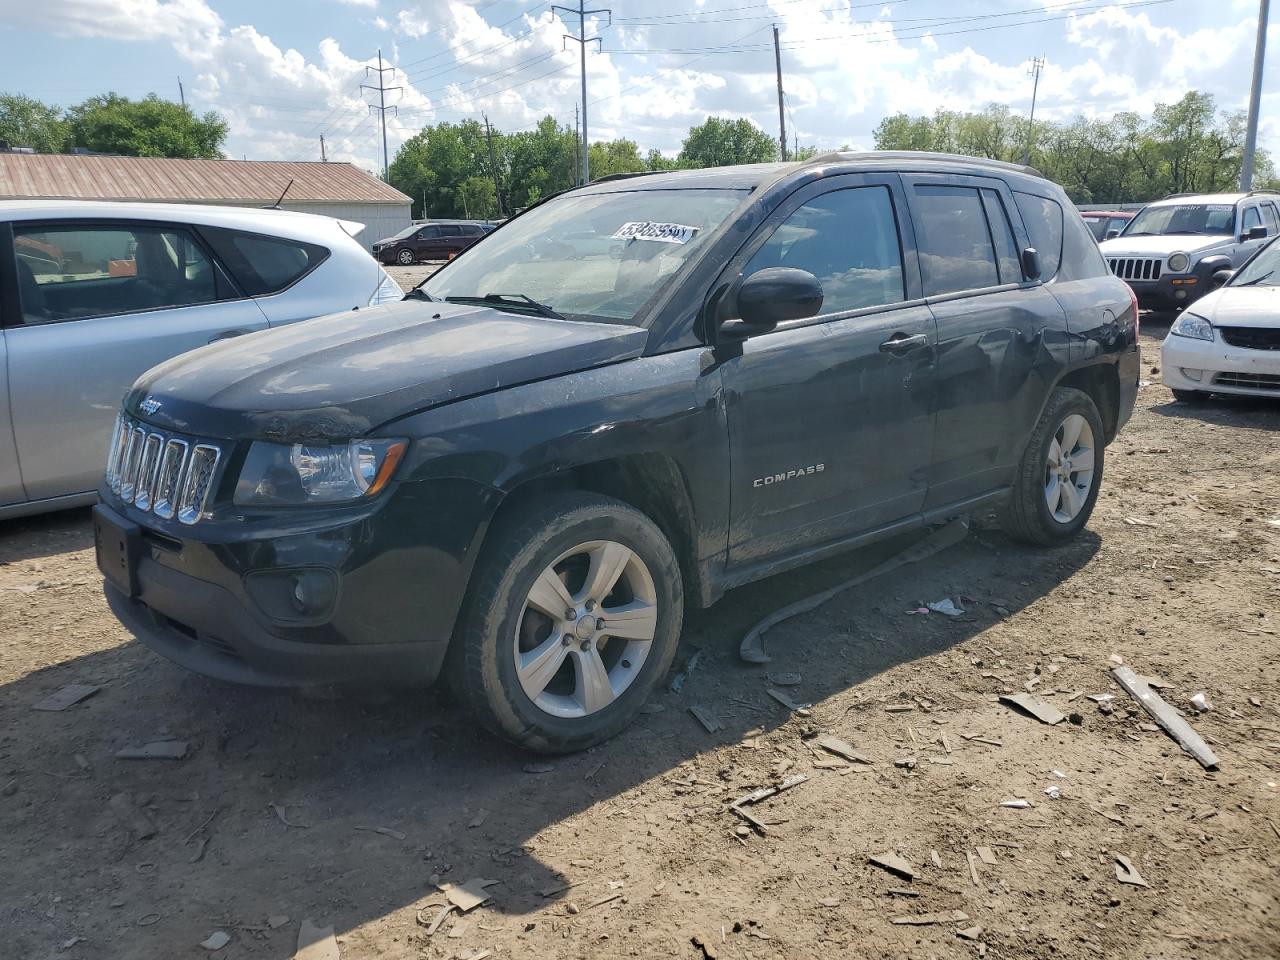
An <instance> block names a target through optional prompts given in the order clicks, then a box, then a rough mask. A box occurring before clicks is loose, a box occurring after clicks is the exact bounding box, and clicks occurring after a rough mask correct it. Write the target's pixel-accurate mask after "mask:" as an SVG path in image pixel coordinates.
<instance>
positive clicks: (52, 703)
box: [31, 683, 102, 712]
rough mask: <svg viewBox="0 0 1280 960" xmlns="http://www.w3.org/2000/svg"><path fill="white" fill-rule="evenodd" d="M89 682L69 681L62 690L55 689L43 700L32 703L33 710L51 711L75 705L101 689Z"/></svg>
mask: <svg viewBox="0 0 1280 960" xmlns="http://www.w3.org/2000/svg"><path fill="white" fill-rule="evenodd" d="M101 689H102V688H101V687H95V686H93V685H92V684H88V683H69V684H67V685H66V686H65V687H63V688H62V689H60V690H55V691H54V692H53V693H51V694H49V696H47V697H45V698H44V699H43V700H40V701H37V702H36V703H33V704H32V705H31V709H32V710H48V711H50V712H53V711H57V710H65V709H67V707H73V706H75V705H76V704H77V703H79V702H80V701H81V700H87V699H89V698H90V697H92V696H93V695H94V694H95V693H97V692H98V691H99V690H101Z"/></svg>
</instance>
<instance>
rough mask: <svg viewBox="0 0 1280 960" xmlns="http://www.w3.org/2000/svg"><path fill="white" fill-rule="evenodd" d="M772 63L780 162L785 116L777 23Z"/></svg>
mask: <svg viewBox="0 0 1280 960" xmlns="http://www.w3.org/2000/svg"><path fill="white" fill-rule="evenodd" d="M773 65H774V66H775V67H776V68H777V70H778V149H779V154H778V155H779V156H780V157H781V158H782V162H783V163H786V161H787V116H786V114H785V113H784V112H783V109H782V50H781V48H780V47H779V46H778V25H777V24H776V23H775V24H774V25H773Z"/></svg>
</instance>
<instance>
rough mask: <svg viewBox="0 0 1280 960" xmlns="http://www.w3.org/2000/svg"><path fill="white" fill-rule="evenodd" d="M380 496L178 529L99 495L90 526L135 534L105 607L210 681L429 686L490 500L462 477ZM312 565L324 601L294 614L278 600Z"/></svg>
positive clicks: (111, 558) (113, 575)
mask: <svg viewBox="0 0 1280 960" xmlns="http://www.w3.org/2000/svg"><path fill="white" fill-rule="evenodd" d="M388 494H389V495H388V496H387V498H386V500H385V501H384V502H381V503H378V504H376V505H370V506H369V507H367V508H358V509H354V510H353V509H352V508H346V509H344V510H335V511H328V512H324V511H316V512H312V511H299V512H297V513H295V514H293V515H292V516H291V517H290V518H288V519H291V520H292V522H291V523H287V524H286V522H282V520H281V518H280V517H279V516H277V517H275V518H272V519H270V520H266V521H264V520H262V519H257V520H255V519H253V518H248V519H246V518H244V517H237V518H234V519H228V520H225V521H219V520H217V519H213V520H209V521H207V522H206V521H201V522H200V523H198V524H195V525H192V526H185V527H184V526H183V525H180V524H177V523H174V522H167V523H166V522H164V521H161V520H159V519H157V518H155V517H154V516H153V515H150V514H146V513H143V512H141V511H138V510H137V509H136V508H134V507H132V506H127V505H124V504H120V503H118V502H114V503H113V502H110V494H109V492H106V491H104V496H103V499H104V500H106V501H108V502H106V503H102V504H99V505H98V506H97V507H95V508H94V510H95V515H96V521H98V522H101V523H102V524H104V526H110V525H114V526H115V527H117V528H130V529H132V526H133V525H137V527H138V528H140V529H139V530H138V531H137V532H135V533H134V535H133V541H134V545H133V547H132V548H131V553H132V554H133V555H132V557H131V561H130V566H131V568H132V569H131V571H130V575H129V576H121V575H119V572H118V570H109V573H108V579H107V582H106V584H105V590H106V596H107V601H108V603H109V604H110V606H111V609H112V612H113V613H115V615H116V616H117V617H118V618H119V619H120V621H121V623H123V624H124V625H125V626H126V627H127V628H128V629H129V630H130V632H132V633H133V634H134V635H135V636H136V637H137V638H138V639H139V640H141V641H142V642H143V643H144V644H146V645H147V646H149V647H151V648H152V649H153V650H155V651H156V652H157V653H160V654H162V655H163V656H165V657H168V658H169V659H171V660H174V661H176V662H177V663H179V664H181V665H183V666H185V667H187V668H189V669H191V670H194V671H196V672H198V673H202V674H206V675H208V676H211V677H216V678H218V679H222V680H229V681H233V682H237V683H247V684H255V685H259V686H301V685H309V684H326V683H340V682H349V681H350V682H361V683H364V682H373V683H396V684H404V683H408V684H418V683H429V682H431V681H432V680H434V679H435V678H436V676H437V675H438V673H439V671H440V668H441V666H442V664H443V662H444V657H445V652H446V650H447V649H448V645H449V640H450V638H451V636H452V634H453V628H454V623H455V621H456V619H457V616H458V612H459V610H460V608H461V604H462V599H463V596H464V595H465V592H466V584H467V580H468V578H469V576H470V570H471V565H472V562H473V561H474V556H475V552H476V550H477V549H478V547H479V542H480V539H481V537H482V535H483V531H484V529H485V526H486V522H487V519H488V517H489V515H490V514H491V512H492V508H493V506H494V503H495V498H494V496H493V491H492V490H490V489H489V488H485V487H483V486H481V485H478V484H470V483H463V482H461V481H440V482H435V483H404V484H400V485H399V487H398V488H396V489H394V490H392V491H388ZM101 539H104V538H100V540H101ZM107 539H109V538H107ZM110 546H111V547H112V548H113V549H114V548H115V546H116V545H115V544H110ZM112 564H118V556H116V555H115V554H114V553H111V554H109V555H108V556H107V557H105V558H100V565H103V566H104V569H107V568H110V567H111V565H112ZM317 572H318V573H319V574H320V581H321V582H323V583H325V584H327V585H328V587H327V592H326V593H324V594H323V595H324V596H325V597H327V598H328V600H327V601H326V602H325V603H323V604H321V605H319V607H318V608H317V609H315V610H312V611H308V612H307V613H306V614H303V613H299V612H298V611H297V610H295V609H293V608H292V607H291V606H290V603H289V597H290V596H291V595H292V585H293V584H294V583H295V582H296V581H295V579H294V577H295V575H296V574H303V573H307V574H311V575H313V576H314V575H315V574H316V573H317ZM130 591H132V596H131V595H130Z"/></svg>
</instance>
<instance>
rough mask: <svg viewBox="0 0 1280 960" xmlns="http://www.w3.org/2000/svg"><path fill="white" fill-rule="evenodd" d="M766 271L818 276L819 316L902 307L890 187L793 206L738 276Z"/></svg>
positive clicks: (835, 194) (899, 257) (899, 254)
mask: <svg viewBox="0 0 1280 960" xmlns="http://www.w3.org/2000/svg"><path fill="white" fill-rule="evenodd" d="M855 224H856V229H851V226H852V225H855ZM766 267H795V268H797V269H800V270H807V271H808V272H809V273H812V274H813V275H814V276H815V277H817V278H818V282H819V283H821V284H822V313H823V314H829V313H841V312H845V311H849V310H860V309H863V308H866V307H878V306H884V305H886V304H891V303H901V302H902V301H903V300H904V299H905V298H906V295H905V292H904V287H903V278H902V247H901V244H900V243H899V241H898V223H897V220H896V219H895V218H894V213H893V200H892V198H891V197H890V195H889V188H888V187H882V186H871V187H851V188H848V189H845V190H835V191H832V192H831V193H826V194H823V195H822V196H819V197H814V198H813V199H812V200H810V201H809V202H807V203H804V204H802V205H801V206H799V207H797V208H796V210H795V212H793V213H792V214H791V215H790V216H789V217H787V219H786V220H784V221H783V222H782V223H781V224H779V225H778V228H777V229H776V230H774V231H773V233H772V234H771V235H770V237H769V239H768V240H766V241H765V243H764V246H762V247H761V248H760V249H759V250H757V251H756V252H755V254H754V255H753V256H752V257H751V259H750V260H749V261H748V262H747V265H746V267H745V268H743V271H742V273H743V276H750V275H751V274H753V273H755V272H756V271H757V270H763V269H765V268H766Z"/></svg>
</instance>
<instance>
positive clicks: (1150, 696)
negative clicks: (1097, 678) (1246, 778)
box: [1111, 667, 1218, 770]
mask: <svg viewBox="0 0 1280 960" xmlns="http://www.w3.org/2000/svg"><path fill="white" fill-rule="evenodd" d="M1111 675H1112V676H1113V677H1115V678H1116V682H1117V683H1119V684H1120V686H1122V687H1124V689H1125V690H1126V691H1127V692H1128V693H1129V695H1130V696H1131V697H1133V698H1134V699H1135V700H1137V701H1138V703H1140V704H1141V705H1142V709H1144V710H1146V711H1147V713H1149V714H1150V715H1151V717H1152V719H1154V720H1155V722H1156V723H1158V724H1160V726H1161V727H1163V728H1164V730H1165V732H1166V733H1167V734H1169V736H1171V737H1173V739H1174V740H1176V741H1177V743H1178V746H1180V747H1182V749H1183V750H1185V751H1186V752H1187V753H1189V754H1191V755H1192V756H1193V757H1195V758H1196V760H1197V761H1199V763H1200V765H1201V766H1202V767H1204V768H1205V769H1206V770H1215V769H1217V766H1218V758H1217V756H1216V755H1215V754H1214V752H1213V751H1212V750H1210V749H1209V745H1208V744H1206V743H1205V742H1204V740H1202V739H1201V737H1200V735H1199V734H1198V733H1196V732H1195V730H1193V729H1192V728H1191V724H1189V723H1187V721H1186V720H1184V719H1182V717H1180V716H1179V715H1178V712H1177V711H1176V710H1174V709H1173V707H1171V706H1169V704H1167V703H1166V702H1165V701H1164V700H1162V699H1161V698H1160V695H1159V694H1157V693H1156V692H1155V691H1153V690H1152V689H1151V688H1150V687H1149V686H1147V685H1146V684H1145V683H1143V682H1142V679H1141V678H1140V677H1139V676H1138V675H1137V674H1136V673H1134V672H1133V670H1131V669H1130V668H1129V667H1115V668H1113V669H1112V671H1111Z"/></svg>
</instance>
